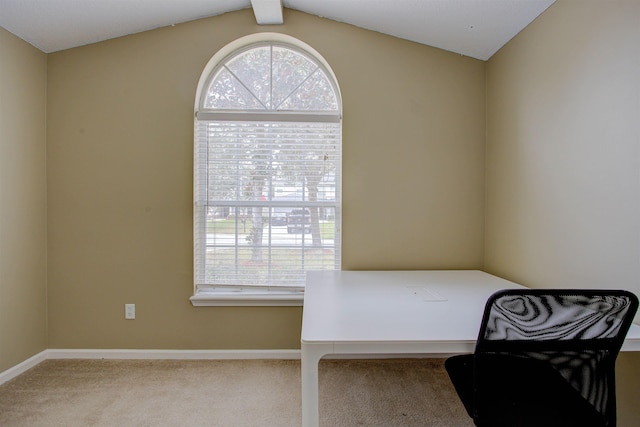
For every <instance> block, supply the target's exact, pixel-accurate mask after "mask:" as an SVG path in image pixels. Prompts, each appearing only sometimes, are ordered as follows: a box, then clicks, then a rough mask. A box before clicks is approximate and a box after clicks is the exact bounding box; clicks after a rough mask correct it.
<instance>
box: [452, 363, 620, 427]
mask: <svg viewBox="0 0 640 427" xmlns="http://www.w3.org/2000/svg"><path fill="white" fill-rule="evenodd" d="M445 367H446V369H447V372H448V374H449V377H450V378H451V382H452V383H453V385H454V387H455V389H456V392H457V393H458V395H459V397H460V400H461V401H462V403H463V404H464V407H465V409H466V410H467V413H468V414H469V416H470V417H471V418H473V420H474V422H475V424H476V425H477V426H479V427H541V426H544V427H604V426H607V427H612V426H613V425H615V420H614V421H613V424H612V423H611V422H609V423H607V422H606V420H605V418H604V417H603V415H602V414H601V413H600V412H598V411H597V410H596V409H595V408H594V407H593V406H592V405H591V404H590V403H589V402H588V401H587V400H585V399H584V398H583V397H582V396H581V395H580V393H578V392H577V391H576V390H575V389H574V388H573V387H571V385H570V384H569V383H568V382H567V381H566V380H565V379H564V378H563V377H562V376H561V375H560V374H559V373H558V372H556V371H555V370H554V369H553V368H552V367H551V366H550V365H548V364H546V363H544V362H540V361H538V360H532V359H525V358H520V357H514V356H508V355H495V354H493V355H488V354H483V355H482V356H481V357H480V356H476V355H472V354H468V355H460V356H453V357H450V358H449V359H447V360H446V362H445ZM474 379H475V380H474ZM474 381H475V383H474ZM534 384H543V385H544V386H535V385H534ZM477 385H481V389H482V390H483V392H482V394H480V393H476V392H475V391H474V387H475V386H477Z"/></svg>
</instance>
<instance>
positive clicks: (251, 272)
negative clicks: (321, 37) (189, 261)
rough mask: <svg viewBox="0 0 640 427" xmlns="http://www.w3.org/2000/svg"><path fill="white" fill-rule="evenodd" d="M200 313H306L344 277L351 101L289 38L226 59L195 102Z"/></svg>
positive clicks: (228, 52) (248, 44) (219, 60)
mask: <svg viewBox="0 0 640 427" xmlns="http://www.w3.org/2000/svg"><path fill="white" fill-rule="evenodd" d="M195 109H196V119H195V142H194V151H195V157H194V267H195V268H194V276H195V292H194V296H193V297H192V298H191V300H192V302H193V304H194V305H220V304H226V303H229V304H233V305H262V304H269V305H271V304H285V305H289V304H291V305H297V304H301V302H302V290H303V289H304V278H305V272H306V271H308V270H321V269H329V270H339V269H340V255H341V254H340V242H341V235H340V231H341V226H340V218H341V157H342V128H341V99H340V92H339V89H338V86H337V83H336V80H335V77H334V75H333V73H332V72H331V69H330V68H329V66H328V65H327V64H326V63H325V62H324V60H323V59H322V57H321V56H320V55H319V54H318V53H317V52H315V51H314V50H313V49H312V48H310V47H309V46H306V45H305V44H304V43H302V42H300V41H299V40H296V39H293V38H291V37H288V36H284V35H282V34H264V33H263V34H258V35H254V36H249V37H245V38H242V39H240V40H238V41H236V42H234V43H232V44H231V45H229V46H227V47H226V48H224V49H222V51H220V52H219V53H218V54H216V55H215V56H214V57H213V58H212V59H211V61H210V62H209V64H208V65H207V67H206V68H205V71H204V72H203V74H202V77H201V79H200V83H199V86H198V91H197V95H196V107H195Z"/></svg>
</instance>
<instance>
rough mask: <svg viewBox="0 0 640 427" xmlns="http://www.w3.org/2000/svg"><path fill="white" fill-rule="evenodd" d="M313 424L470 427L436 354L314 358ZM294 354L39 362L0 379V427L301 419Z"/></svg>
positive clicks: (268, 425) (281, 425)
mask: <svg viewBox="0 0 640 427" xmlns="http://www.w3.org/2000/svg"><path fill="white" fill-rule="evenodd" d="M319 383H320V425H321V426H323V427H340V426H344V427H352V426H367V427H376V426H380V427H394V426H397V427H412V426H429V427H471V426H473V423H472V422H471V420H470V419H469V418H468V417H467V414H466V412H465V410H464V407H463V406H462V404H461V403H460V402H459V400H458V397H457V395H456V393H455V391H454V389H453V387H452V385H451V383H450V382H449V378H448V376H447V373H446V371H445V370H444V361H443V360H442V359H390V360H322V361H321V362H320V368H319ZM300 390H301V385H300V361H298V360H275V361H274V360H226V361H211V360H207V361H205V360H47V361H45V362H43V363H41V364H39V365H37V366H36V367H34V368H32V369H30V370H29V371H27V372H25V373H23V374H22V375H20V376H18V377H16V378H14V379H12V380H11V381H8V382H6V383H4V384H2V385H0V426H2V427H23V426H24V427H26V426H28V427H58V426H60V427H61V426H64V427H76V426H78V427H84V426H124V427H128V426H136V427H137V426H140V427H142V426H149V427H151V426H153V427H156V426H160V427H162V426H167V427H173V426H176V427H177V426H189V427H197V426H220V427H227V426H228V427H240V426H247V427H249V426H250V427H262V426H264V427H287V426H300V425H301V418H302V417H301V391H300Z"/></svg>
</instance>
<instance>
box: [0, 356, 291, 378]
mask: <svg viewBox="0 0 640 427" xmlns="http://www.w3.org/2000/svg"><path fill="white" fill-rule="evenodd" d="M48 359H149V360H150V359H156V360H158V359H164V360H261V359H262V360H297V359H300V350H127V349H122V350H100V349H97V350H87V349H71V350H68V349H48V350H44V351H41V352H40V353H38V354H36V355H35V356H33V357H30V358H29V359H27V360H25V361H24V362H22V363H19V364H17V365H15V366H13V367H11V368H9V369H7V370H6V371H4V372H0V384H2V383H5V382H7V381H9V380H11V379H13V378H15V377H17V376H18V375H20V374H22V373H23V372H26V371H28V370H29V369H31V368H33V367H34V366H36V365H37V364H39V363H41V362H44V361H45V360H48Z"/></svg>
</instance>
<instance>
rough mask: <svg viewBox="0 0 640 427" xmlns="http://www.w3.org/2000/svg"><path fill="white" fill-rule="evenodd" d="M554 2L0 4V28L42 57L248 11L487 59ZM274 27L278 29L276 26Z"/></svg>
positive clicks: (123, 0) (60, 0)
mask: <svg viewBox="0 0 640 427" xmlns="http://www.w3.org/2000/svg"><path fill="white" fill-rule="evenodd" d="M554 2H555V0H55V1H54V0H0V26H1V27H3V28H5V29H6V30H8V31H10V32H12V33H13V34H15V35H17V36H18V37H20V38H22V39H23V40H25V41H27V42H29V43H31V44H32V45H34V46H35V47H37V48H38V49H40V50H42V51H44V52H47V53H49V52H55V51H59V50H64V49H68V48H72V47H76V46H82V45H86V44H90V43H95V42H99V41H102V40H107V39H111V38H115V37H120V36H123V35H127V34H133V33H138V32H142V31H146V30H149V29H153V28H159V27H164V26H168V25H172V24H178V23H182V22H187V21H192V20H195V19H200V18H204V17H209V16H215V15H220V14H223V13H226V12H231V11H235V10H240V9H245V8H250V7H253V9H254V12H255V14H256V19H257V21H258V23H266V24H269V25H274V24H273V23H274V22H281V20H282V7H285V8H290V9H295V10H298V11H302V12H305V13H309V14H313V15H318V16H322V17H325V18H329V19H333V20H336V21H340V22H344V23H348V24H351V25H355V26H358V27H361V28H366V29H369V30H373V31H378V32H381V33H385V34H389V35H392V36H395V37H400V38H403V39H407V40H411V41H414V42H418V43H422V44H425V45H429V46H434V47H437V48H440V49H444V50H448V51H451V52H455V53H459V54H461V55H466V56H470V57H472V58H476V59H480V60H487V59H489V58H490V57H491V56H492V55H493V54H494V53H495V52H497V51H498V50H499V49H500V48H501V47H502V46H504V45H505V44H506V43H507V42H508V41H509V40H511V39H512V38H513V37H514V36H515V35H516V34H518V33H519V32H520V31H521V30H522V29H523V28H524V27H526V26H527V25H529V24H530V23H531V22H532V21H533V20H534V19H535V18H536V17H538V16H539V15H540V14H541V13H542V12H544V11H545V10H546V9H547V8H548V7H549V6H550V5H551V4H553V3H554ZM275 25H277V24H275Z"/></svg>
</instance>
